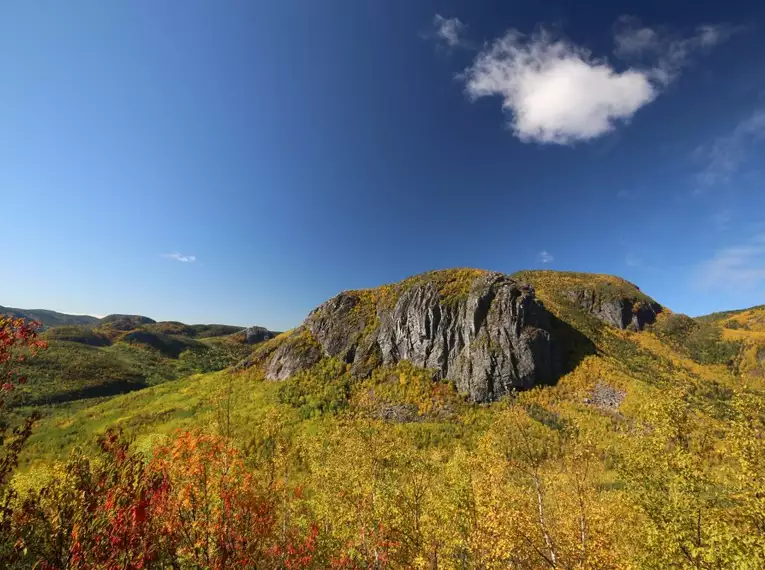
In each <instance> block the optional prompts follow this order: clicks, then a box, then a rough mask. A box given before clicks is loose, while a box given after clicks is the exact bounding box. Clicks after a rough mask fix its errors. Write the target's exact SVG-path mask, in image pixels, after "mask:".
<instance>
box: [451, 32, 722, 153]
mask: <svg viewBox="0 0 765 570" xmlns="http://www.w3.org/2000/svg"><path fill="white" fill-rule="evenodd" d="M724 30H725V29H724V28H723V27H713V26H706V27H704V28H701V29H700V30H699V31H698V33H697V35H695V36H693V37H692V38H688V39H679V40H665V39H664V38H663V37H662V36H661V35H660V34H659V33H658V32H656V31H655V30H652V29H649V28H640V27H638V26H637V22H636V20H631V19H625V20H622V21H621V23H620V24H619V25H618V26H617V29H616V33H615V43H616V51H617V53H619V54H620V55H622V56H624V57H636V58H637V57H638V56H640V57H641V58H642V57H644V56H647V57H650V58H651V59H653V60H654V61H653V64H652V65H648V66H641V67H631V68H628V69H626V70H623V71H618V70H617V69H616V68H614V67H613V66H612V65H610V64H609V63H608V62H607V61H606V60H605V59H599V58H596V57H594V56H593V55H592V53H591V52H590V51H589V50H587V49H586V48H583V47H581V46H577V45H575V44H573V43H572V42H570V41H569V40H567V39H565V38H555V37H553V36H552V35H551V34H550V33H548V32H546V31H545V30H542V31H540V32H538V33H536V34H534V35H532V36H525V35H523V34H521V33H520V32H518V31H517V30H513V29H511V30H509V31H508V32H506V33H505V35H504V36H502V37H501V38H499V39H497V40H495V41H494V42H493V43H492V44H491V45H490V46H488V47H487V48H485V49H484V50H483V51H482V52H481V53H479V54H478V56H477V57H476V59H475V61H474V62H473V63H472V65H471V66H470V67H468V68H467V69H466V70H465V71H464V72H463V73H462V74H460V76H459V77H460V78H461V79H463V80H464V81H465V83H466V91H467V93H468V96H469V97H470V98H471V99H472V100H476V99H479V98H481V97H490V96H499V97H501V98H502V108H503V109H504V110H505V111H506V112H507V113H508V114H509V115H510V127H511V128H512V130H513V133H514V134H515V136H517V137H518V138H519V139H520V140H522V141H524V142H529V141H531V142H538V143H554V144H573V143H575V142H577V141H586V140H590V139H593V138H596V137H599V136H601V135H604V134H606V133H608V132H610V131H612V130H613V129H614V128H615V127H616V125H617V124H619V123H623V122H627V121H629V120H630V119H631V118H632V116H633V115H634V114H635V113H636V112H637V111H638V109H640V108H641V107H643V106H645V105H647V104H648V103H650V102H651V101H653V100H654V99H655V98H656V97H657V96H658V95H659V93H660V91H661V89H662V88H663V87H664V86H666V84H668V83H669V82H670V81H672V79H674V77H676V75H677V73H678V72H679V70H680V68H681V67H682V66H683V65H685V63H686V62H687V61H688V58H689V55H690V54H691V53H692V52H693V51H695V50H697V49H700V48H702V47H704V48H708V47H710V46H711V45H714V44H716V43H719V42H720V41H722V40H723V39H724V38H725V37H727V36H726V33H727V32H725V31H724Z"/></svg>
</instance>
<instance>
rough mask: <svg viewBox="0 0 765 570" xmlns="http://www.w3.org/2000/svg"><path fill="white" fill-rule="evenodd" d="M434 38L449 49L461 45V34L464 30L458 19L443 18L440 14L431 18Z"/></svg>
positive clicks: (463, 25)
mask: <svg viewBox="0 0 765 570" xmlns="http://www.w3.org/2000/svg"><path fill="white" fill-rule="evenodd" d="M433 27H434V28H435V37H436V38H438V39H440V40H442V41H443V42H444V43H446V45H448V46H449V47H452V48H453V47H457V46H459V45H461V44H462V43H463V37H462V34H463V32H464V30H465V24H463V23H462V22H461V21H460V19H459V18H444V17H443V16H441V14H436V15H435V16H433Z"/></svg>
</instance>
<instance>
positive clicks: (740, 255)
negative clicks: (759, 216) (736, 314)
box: [697, 233, 765, 291]
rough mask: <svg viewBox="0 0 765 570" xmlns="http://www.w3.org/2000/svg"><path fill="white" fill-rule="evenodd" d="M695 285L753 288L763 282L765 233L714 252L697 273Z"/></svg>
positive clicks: (729, 288) (764, 273) (711, 287)
mask: <svg viewBox="0 0 765 570" xmlns="http://www.w3.org/2000/svg"><path fill="white" fill-rule="evenodd" d="M697 278H698V284H699V286H700V287H702V288H705V289H714V288H718V287H725V288H727V289H728V290H734V291H735V290H743V289H752V288H754V287H756V286H758V285H760V284H762V283H763V282H765V233H764V234H757V235H755V236H753V237H752V238H751V239H750V240H748V241H747V242H745V243H742V244H739V245H736V246H732V247H726V248H722V249H719V250H717V251H716V252H715V253H714V255H713V256H712V257H711V258H710V259H708V260H706V261H704V262H703V263H702V264H701V265H700V266H699V268H698V271H697Z"/></svg>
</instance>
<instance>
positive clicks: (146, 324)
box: [13, 315, 251, 406]
mask: <svg viewBox="0 0 765 570" xmlns="http://www.w3.org/2000/svg"><path fill="white" fill-rule="evenodd" d="M241 330H242V329H241V327H235V326H228V325H185V324H183V323H178V322H156V321H154V320H152V319H149V318H147V317H140V316H133V315H110V316H108V317H105V318H104V319H101V320H100V321H98V322H97V324H96V325H95V326H94V325H62V326H52V327H49V328H47V329H46V330H45V331H44V333H43V334H42V338H43V339H44V340H45V341H46V342H47V343H48V348H47V349H46V350H45V351H43V352H41V353H40V354H39V355H38V356H37V357H36V358H34V359H30V360H28V361H26V362H25V363H24V364H23V365H22V366H21V367H20V371H21V373H22V374H24V375H25V376H26V377H27V378H28V381H27V383H26V384H25V385H24V386H23V387H21V388H19V389H18V390H17V391H16V393H15V394H14V399H13V405H14V406H41V405H53V404H61V403H63V402H71V401H75V400H90V399H94V398H104V397H109V396H114V395H117V394H123V393H127V392H132V391H134V390H140V389H143V388H146V387H148V386H152V385H155V384H160V383H162V382H165V381H167V380H173V379H176V378H181V377H183V376H188V375H190V374H196V373H200V372H210V371H215V370H222V369H224V368H226V367H228V366H232V365H234V364H236V363H237V362H238V361H240V360H241V359H242V358H244V357H245V356H246V355H247V354H249V352H250V350H251V347H249V346H247V345H246V344H245V343H244V337H243V336H242V335H241V334H240V331H241Z"/></svg>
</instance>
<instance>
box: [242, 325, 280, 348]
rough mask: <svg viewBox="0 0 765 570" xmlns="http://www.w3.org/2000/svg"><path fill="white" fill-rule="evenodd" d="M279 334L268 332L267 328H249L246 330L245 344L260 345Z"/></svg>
mask: <svg viewBox="0 0 765 570" xmlns="http://www.w3.org/2000/svg"><path fill="white" fill-rule="evenodd" d="M277 334H279V333H275V332H273V331H270V330H268V329H267V328H266V327H257V326H256V327H247V328H246V329H244V342H245V344H258V343H259V342H264V341H266V340H271V339H272V338H274V337H275V336H276V335H277Z"/></svg>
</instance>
